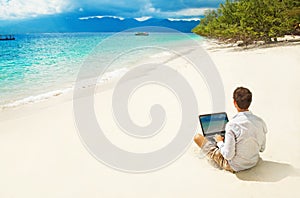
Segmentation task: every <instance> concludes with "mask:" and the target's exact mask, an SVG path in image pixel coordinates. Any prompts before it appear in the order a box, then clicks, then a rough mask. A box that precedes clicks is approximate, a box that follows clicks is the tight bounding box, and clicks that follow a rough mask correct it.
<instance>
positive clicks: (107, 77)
mask: <svg viewBox="0 0 300 198" xmlns="http://www.w3.org/2000/svg"><path fill="white" fill-rule="evenodd" d="M127 71H128V69H127V68H121V69H117V70H114V71H111V72H106V73H104V74H103V76H102V78H101V79H98V80H97V86H101V85H103V84H107V83H109V82H111V81H113V80H115V79H118V78H120V77H121V76H122V75H124V74H125V73H126V72H127ZM93 82H95V81H94V80H93V79H87V80H84V81H82V82H80V86H81V88H86V87H89V86H91V85H92V84H93ZM73 90H74V85H72V86H71V87H69V88H65V89H59V90H54V91H49V92H46V93H42V94H39V95H35V96H29V97H25V98H23V99H20V100H16V101H13V102H10V103H8V104H4V105H2V106H0V109H1V110H3V109H9V108H16V107H19V106H23V105H27V104H34V103H38V102H42V101H45V100H48V99H51V98H54V97H57V96H61V95H64V94H66V93H69V92H72V91H73Z"/></svg>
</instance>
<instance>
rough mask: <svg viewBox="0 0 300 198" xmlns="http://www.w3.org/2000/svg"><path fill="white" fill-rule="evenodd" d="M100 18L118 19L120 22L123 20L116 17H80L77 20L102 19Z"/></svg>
mask: <svg viewBox="0 0 300 198" xmlns="http://www.w3.org/2000/svg"><path fill="white" fill-rule="evenodd" d="M102 18H113V19H120V20H121V21H123V20H124V19H125V18H123V17H118V16H88V17H80V18H79V20H88V19H102Z"/></svg>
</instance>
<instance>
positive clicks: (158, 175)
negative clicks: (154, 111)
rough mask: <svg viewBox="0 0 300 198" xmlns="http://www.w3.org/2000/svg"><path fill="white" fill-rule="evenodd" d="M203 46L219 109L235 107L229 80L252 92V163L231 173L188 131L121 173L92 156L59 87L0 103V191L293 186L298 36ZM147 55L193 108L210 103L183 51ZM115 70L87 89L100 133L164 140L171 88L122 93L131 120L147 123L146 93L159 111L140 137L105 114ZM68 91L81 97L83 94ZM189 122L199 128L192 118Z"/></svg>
mask: <svg viewBox="0 0 300 198" xmlns="http://www.w3.org/2000/svg"><path fill="white" fill-rule="evenodd" d="M199 47H200V46H199ZM203 48H204V49H206V50H207V53H208V55H209V57H210V58H211V60H212V61H213V63H214V65H215V67H216V69H217V71H218V72H219V75H220V77H221V79H222V83H223V86H224V93H225V98H224V100H225V101H224V102H225V106H224V110H225V111H226V112H227V114H228V116H229V119H231V118H232V117H233V116H234V115H235V113H236V112H235V109H234V106H233V101H232V92H233V91H234V89H235V88H236V87H238V86H245V87H248V88H249V89H250V90H251V91H252V93H253V103H252V105H251V108H250V110H251V111H252V112H253V113H254V114H257V115H258V116H260V117H261V118H263V119H264V120H265V122H266V124H267V127H268V133H267V144H266V150H265V152H263V153H262V154H261V157H262V161H261V162H260V163H259V164H258V165H257V167H255V168H253V169H250V170H247V171H244V172H240V173H236V174H232V173H229V172H226V171H222V170H219V169H217V168H215V167H213V166H211V165H210V164H209V163H208V162H207V160H206V159H203V157H202V156H201V154H200V152H199V149H198V148H197V146H196V144H194V143H193V142H192V139H191V140H190V143H189V145H188V147H187V149H186V150H185V151H184V152H183V154H182V155H180V156H179V157H178V159H176V160H175V161H174V162H172V163H170V164H169V165H168V166H165V167H163V168H161V169H158V170H156V171H148V172H146V173H130V172H126V171H119V170H116V169H114V168H111V167H110V166H107V165H105V164H104V163H101V162H99V161H98V160H97V159H96V158H95V157H94V156H93V155H92V154H91V152H89V151H88V150H87V149H86V146H85V145H84V143H83V142H82V139H81V136H80V135H79V134H80V133H79V132H78V126H77V125H76V122H75V120H76V119H75V118H74V103H73V99H74V97H73V93H72V91H69V92H68V93H65V94H57V96H55V97H51V98H49V99H46V100H43V101H40V102H37V103H29V104H25V105H21V106H17V107H11V108H5V109H2V110H1V112H0V156H1V163H0V186H1V188H0V197H3V198H6V197H30V198H34V197H64V198H65V197H73V198H76V197H121V196H122V197H145V198H146V197H194V196H203V197H292V196H295V195H297V194H298V190H297V187H298V186H299V184H300V153H299V151H300V144H299V140H300V112H299V109H300V102H299V101H300V89H299V83H300V79H299V74H300V67H299V66H300V45H299V44H298V45H288V46H278V47H270V48H256V49H250V50H235V49H228V48H213V47H212V46H210V44H209V43H208V44H206V45H204V46H203ZM176 49H177V48H176ZM178 51H179V52H180V53H182V54H185V55H189V54H190V55H191V56H190V57H194V58H195V59H197V53H196V52H197V46H192V47H191V46H188V45H186V46H183V47H181V48H180V50H179V48H178ZM151 56H152V57H151ZM151 56H150V58H148V59H144V62H143V64H145V63H148V61H149V62H151V60H153V59H155V60H161V62H162V63H164V64H166V65H170V66H171V67H172V68H173V69H174V70H175V71H176V72H177V73H178V74H180V75H182V76H183V77H184V78H185V79H186V80H187V81H188V82H189V83H190V86H191V87H192V90H193V91H194V94H195V96H196V101H197V102H198V109H197V111H198V113H199V114H204V113H210V112H211V111H212V110H213V106H212V102H211V96H210V90H209V88H208V87H207V83H206V82H205V80H204V78H203V77H202V78H201V75H199V74H198V73H197V72H195V69H194V68H193V67H192V66H191V64H188V63H187V62H188V61H186V60H185V59H182V58H181V57H180V56H174V54H172V53H170V52H160V53H158V54H154V55H151ZM139 64H141V63H139ZM199 76H200V77H199ZM137 78H139V76H138V77H137ZM117 80H118V79H115V80H112V82H108V83H104V84H101V85H99V86H98V87H97V89H96V92H95V100H94V101H95V104H94V108H95V113H96V118H97V120H98V122H99V124H100V125H101V127H102V128H103V131H104V133H105V135H106V137H107V138H108V139H109V140H111V142H113V143H114V144H115V145H117V146H118V147H120V148H122V149H124V150H128V151H131V152H141V153H147V152H151V151H154V150H156V149H159V148H161V147H162V146H164V145H166V144H167V143H169V142H171V141H172V140H173V138H174V137H175V136H176V132H177V130H178V128H179V125H180V121H181V119H182V118H181V110H180V106H179V105H178V101H177V99H176V97H174V94H172V92H170V91H168V90H167V89H166V88H163V87H161V86H159V85H158V84H154V85H146V86H145V87H143V88H141V89H137V92H136V93H135V94H134V95H132V96H131V98H130V100H129V103H128V108H129V110H130V111H129V113H130V116H131V118H132V120H134V122H135V123H137V124H138V125H142V126H146V125H147V124H149V123H150V122H151V119H150V118H149V110H150V108H151V106H152V105H153V104H156V103H158V104H162V105H163V107H164V108H165V111H166V117H167V119H166V122H165V125H164V128H163V129H162V131H161V132H160V133H159V134H156V135H154V136H153V137H151V138H148V139H145V138H144V139H141V138H134V137H132V136H129V135H127V134H125V133H123V132H122V130H121V129H120V128H119V127H118V124H117V123H115V121H114V118H113V115H112V100H111V98H112V96H113V88H114V85H115V83H117ZM87 89H88V88H87ZM75 99H76V100H82V101H84V99H85V96H84V95H82V97H80V98H75ZM196 119H197V117H196ZM195 132H199V133H201V127H200V125H199V124H198V128H197V130H196V131H195ZM104 152H105V151H104Z"/></svg>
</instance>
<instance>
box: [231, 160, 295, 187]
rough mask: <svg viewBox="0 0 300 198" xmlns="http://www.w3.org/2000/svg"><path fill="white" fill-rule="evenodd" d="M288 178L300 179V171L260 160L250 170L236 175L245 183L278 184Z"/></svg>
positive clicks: (282, 164) (281, 164)
mask: <svg viewBox="0 0 300 198" xmlns="http://www.w3.org/2000/svg"><path fill="white" fill-rule="evenodd" d="M288 176H291V177H300V169H296V168H294V167H293V166H291V165H289V164H284V163H279V162H272V161H264V160H260V161H259V162H258V164H257V165H256V166H255V167H254V168H252V169H249V170H246V171H241V172H238V173H236V177H237V178H239V179H240V180H243V181H257V182H278V181H280V180H282V179H284V178H286V177H288Z"/></svg>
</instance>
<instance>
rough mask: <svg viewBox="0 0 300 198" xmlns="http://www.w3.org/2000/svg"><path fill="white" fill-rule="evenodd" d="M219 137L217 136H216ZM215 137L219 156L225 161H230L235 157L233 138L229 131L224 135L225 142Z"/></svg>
mask: <svg viewBox="0 0 300 198" xmlns="http://www.w3.org/2000/svg"><path fill="white" fill-rule="evenodd" d="M218 136H219V135H218ZM218 136H216V141H217V145H218V147H219V149H220V152H221V154H222V155H223V157H224V158H225V159H227V160H231V159H232V158H233V157H234V156H235V144H236V140H235V136H234V134H233V132H232V131H231V130H229V131H226V133H225V142H223V140H222V139H221V138H220V137H221V136H220V137H218Z"/></svg>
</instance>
